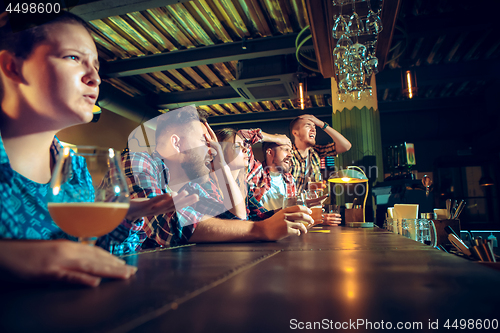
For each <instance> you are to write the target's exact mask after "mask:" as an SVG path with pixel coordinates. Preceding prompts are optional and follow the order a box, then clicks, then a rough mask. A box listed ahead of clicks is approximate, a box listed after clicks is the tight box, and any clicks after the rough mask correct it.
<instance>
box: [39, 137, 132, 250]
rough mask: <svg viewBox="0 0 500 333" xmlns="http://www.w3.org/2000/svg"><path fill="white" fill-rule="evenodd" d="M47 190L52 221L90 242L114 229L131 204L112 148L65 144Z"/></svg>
mask: <svg viewBox="0 0 500 333" xmlns="http://www.w3.org/2000/svg"><path fill="white" fill-rule="evenodd" d="M85 167H87V169H88V171H89V173H90V175H89V174H88V173H87V172H86V170H85ZM49 191H50V193H49V195H48V209H49V213H50V216H51V217H52V219H53V220H54V222H55V223H56V224H57V225H58V226H59V227H60V228H61V230H63V231H64V232H65V233H67V234H69V235H71V236H75V237H77V238H78V241H79V242H82V243H86V244H89V245H94V244H95V242H96V240H97V238H98V237H100V236H103V235H106V234H108V233H110V232H111V231H113V230H114V229H115V228H116V227H117V226H118V225H119V224H120V222H121V221H122V220H123V218H124V217H125V215H126V214H127V211H128V209H129V205H130V199H129V191H128V186H127V182H126V179H125V175H124V173H123V167H122V161H121V157H120V154H119V153H118V152H117V151H115V150H114V149H111V148H110V149H104V148H99V147H94V146H72V147H71V149H70V148H69V147H64V148H63V152H62V154H59V156H58V159H57V161H56V164H55V167H54V170H53V172H52V179H51V183H50V189H49Z"/></svg>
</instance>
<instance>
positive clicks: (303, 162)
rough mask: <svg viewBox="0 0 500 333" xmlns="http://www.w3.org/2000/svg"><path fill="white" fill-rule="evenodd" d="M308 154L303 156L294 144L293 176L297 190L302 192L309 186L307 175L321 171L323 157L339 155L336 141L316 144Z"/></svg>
mask: <svg viewBox="0 0 500 333" xmlns="http://www.w3.org/2000/svg"><path fill="white" fill-rule="evenodd" d="M308 152H309V154H308V155H307V156H302V155H301V154H300V152H299V150H298V149H297V147H296V146H295V144H293V148H292V176H293V177H294V178H295V183H296V185H297V191H298V192H302V191H305V190H306V188H307V180H306V177H312V176H313V175H317V174H320V173H321V170H320V165H321V159H322V158H323V157H326V156H337V150H336V149H335V142H332V143H329V144H327V145H315V146H313V147H311V148H309V150H308Z"/></svg>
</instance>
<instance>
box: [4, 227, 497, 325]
mask: <svg viewBox="0 0 500 333" xmlns="http://www.w3.org/2000/svg"><path fill="white" fill-rule="evenodd" d="M323 230H326V231H327V232H326V233H325V232H314V233H312V232H311V233H308V234H306V235H302V236H300V237H288V238H286V239H284V240H282V241H280V242H270V243H264V242H262V243H243V244H236V243H231V244H197V245H190V246H185V247H180V248H171V249H159V250H155V251H149V252H147V251H145V252H142V253H139V254H135V255H131V256H127V257H125V259H126V260H127V261H128V262H129V263H131V264H134V265H137V266H138V268H139V270H138V272H137V274H136V275H135V276H134V277H132V278H131V279H130V280H126V281H103V283H102V284H101V286H99V287H97V288H93V289H92V288H82V287H73V286H60V285H50V286H6V285H4V286H3V287H2V289H1V290H0V292H1V302H0V303H1V305H0V332H51V333H55V332H129V331H131V332H176V333H177V332H289V331H297V330H301V328H303V329H307V328H311V330H309V331H322V330H342V331H343V330H346V331H347V330H358V331H371V330H377V331H380V330H384V329H388V328H389V325H390V326H391V328H392V329H394V330H395V329H397V327H398V326H397V325H398V324H399V325H400V327H401V328H408V327H410V326H409V325H412V329H410V331H438V332H440V331H454V330H455V328H453V327H451V325H452V324H453V323H454V321H455V319H457V320H458V321H456V322H455V325H457V329H458V328H460V320H461V319H463V320H473V322H474V324H473V325H475V326H474V328H477V323H478V322H479V321H477V320H481V322H484V323H486V322H485V320H489V322H490V326H491V325H493V326H491V327H490V329H489V330H491V331H493V329H492V328H493V327H495V326H494V325H495V320H498V318H499V317H500V271H498V270H494V269H492V268H490V267H485V266H483V265H482V264H479V263H477V262H472V261H469V260H467V259H464V258H460V257H458V256H455V255H452V254H447V253H444V252H441V251H438V250H436V249H433V248H431V247H429V246H426V245H423V244H420V243H417V242H415V241H412V240H410V239H406V238H404V237H402V236H399V235H395V234H392V233H389V232H387V231H385V230H382V229H377V228H375V229H351V228H344V227H323ZM447 320H449V321H448V325H449V326H450V329H446V327H444V325H445V324H446V321H447ZM368 322H369V323H371V326H367V325H369V324H368ZM469 322H470V321H469ZM418 323H421V324H420V325H421V326H419V324H418ZM462 323H463V321H462ZM314 325H316V326H314ZM356 325H357V326H356ZM401 325H402V326H401ZM405 325H406V326H405ZM429 325H431V327H432V328H437V330H436V329H430V328H429ZM468 325H469V324H468ZM496 325H497V328H498V325H499V324H498V321H497V324H496ZM335 328H336V329H335ZM377 328H378V329H377ZM482 330H485V331H488V330H486V329H485V328H484V327H483V328H482V329H481V331H482Z"/></svg>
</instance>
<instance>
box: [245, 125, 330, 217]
mask: <svg viewBox="0 0 500 333" xmlns="http://www.w3.org/2000/svg"><path fill="white" fill-rule="evenodd" d="M238 133H239V134H240V135H241V136H242V137H244V138H245V139H246V142H247V144H248V151H247V152H248V154H249V159H250V164H249V169H250V170H249V173H248V174H247V181H248V183H249V185H250V191H252V192H253V195H254V197H255V198H256V199H257V200H258V201H259V202H260V203H261V204H262V205H263V206H264V208H266V209H267V210H274V211H277V210H279V209H281V207H282V205H283V200H284V197H285V196H288V197H293V196H295V195H296V194H297V189H296V186H295V179H294V178H293V176H292V174H291V173H290V170H291V166H292V162H291V158H292V142H291V141H290V139H289V138H288V137H287V136H286V135H284V134H268V133H265V132H263V131H262V130H260V129H251V130H240V131H239V132H238ZM257 142H262V152H263V153H264V162H263V163H261V162H260V161H258V160H256V159H255V157H254V154H253V151H252V148H251V147H250V146H251V145H252V144H255V143H257ZM326 197H327V196H326V195H325V196H322V197H320V198H316V199H308V200H307V205H308V207H312V206H315V205H317V204H321V203H322V202H324V201H325V200H326ZM329 220H331V216H327V218H326V220H325V222H326V221H329Z"/></svg>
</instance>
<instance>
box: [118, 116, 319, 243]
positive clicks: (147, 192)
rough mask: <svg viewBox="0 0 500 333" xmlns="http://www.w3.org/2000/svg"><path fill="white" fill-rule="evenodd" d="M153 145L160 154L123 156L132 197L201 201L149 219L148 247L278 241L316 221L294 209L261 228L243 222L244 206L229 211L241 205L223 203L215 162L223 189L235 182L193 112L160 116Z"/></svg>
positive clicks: (207, 130)
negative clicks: (171, 196)
mask: <svg viewBox="0 0 500 333" xmlns="http://www.w3.org/2000/svg"><path fill="white" fill-rule="evenodd" d="M135 134H137V132H136V133H135ZM155 141H156V148H155V151H154V152H153V153H151V154H150V153H147V152H140V151H135V152H132V151H130V152H126V153H124V155H123V160H124V162H125V174H126V176H127V178H128V180H129V188H130V192H131V197H132V198H150V197H154V196H156V195H160V194H162V193H170V192H172V191H177V192H179V193H182V192H183V191H186V192H187V193H188V194H189V195H193V196H197V197H198V198H199V200H198V201H197V202H196V203H194V204H192V205H190V206H188V207H184V208H182V209H179V210H177V211H175V212H174V213H170V214H162V215H157V216H149V217H147V218H145V224H144V231H145V233H146V235H147V237H148V240H147V241H146V242H145V247H150V246H156V245H157V244H159V245H161V246H173V245H180V244H185V243H188V242H197V243H198V242H238V241H257V240H279V239H281V238H284V237H286V236H288V235H291V234H295V235H300V234H301V233H305V232H307V230H306V229H305V227H304V225H303V223H302V222H306V223H310V222H312V219H311V218H310V216H309V215H308V214H309V213H310V210H308V209H307V208H305V207H299V206H295V207H290V209H286V210H284V211H283V212H278V213H276V214H274V215H273V216H272V217H270V218H267V219H265V220H263V221H259V222H251V221H246V220H241V219H240V218H239V216H241V215H240V212H241V210H242V209H243V210H246V207H245V206H243V207H239V206H238V205H236V206H235V207H228V205H227V202H233V203H235V202H236V203H237V202H241V200H237V199H234V198H233V199H232V200H227V198H226V200H224V199H223V196H222V195H221V191H220V189H219V188H218V187H217V186H216V185H215V182H213V181H211V179H210V175H209V172H210V169H209V165H210V163H211V162H212V158H214V157H215V156H217V158H218V159H219V160H218V161H217V163H218V168H219V169H220V170H221V171H222V174H223V177H224V178H225V179H224V182H221V183H225V184H229V183H230V180H231V179H232V176H231V175H230V171H229V168H228V167H227V165H225V161H224V158H223V154H222V153H221V149H220V145H219V144H218V142H217V141H216V137H215V135H214V134H213V131H212V130H211V129H210V126H208V124H207V123H206V115H205V114H200V112H198V111H197V110H196V108H194V107H193V106H188V107H183V108H180V109H177V110H172V111H169V112H168V113H166V114H163V115H161V116H159V117H158V120H157V124H156V131H155ZM215 162H216V161H214V163H215ZM217 163H215V164H217ZM216 169H217V167H216ZM226 172H227V177H226V175H224V174H225V173H226ZM233 181H234V179H233ZM233 185H234V184H233ZM231 186H232V185H231V184H229V188H228V189H229V191H228V192H225V193H229V194H230V195H231V193H230V192H231V191H232V190H231ZM232 192H233V194H234V193H237V192H236V191H232ZM228 208H229V209H228ZM245 214H246V211H245Z"/></svg>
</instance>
